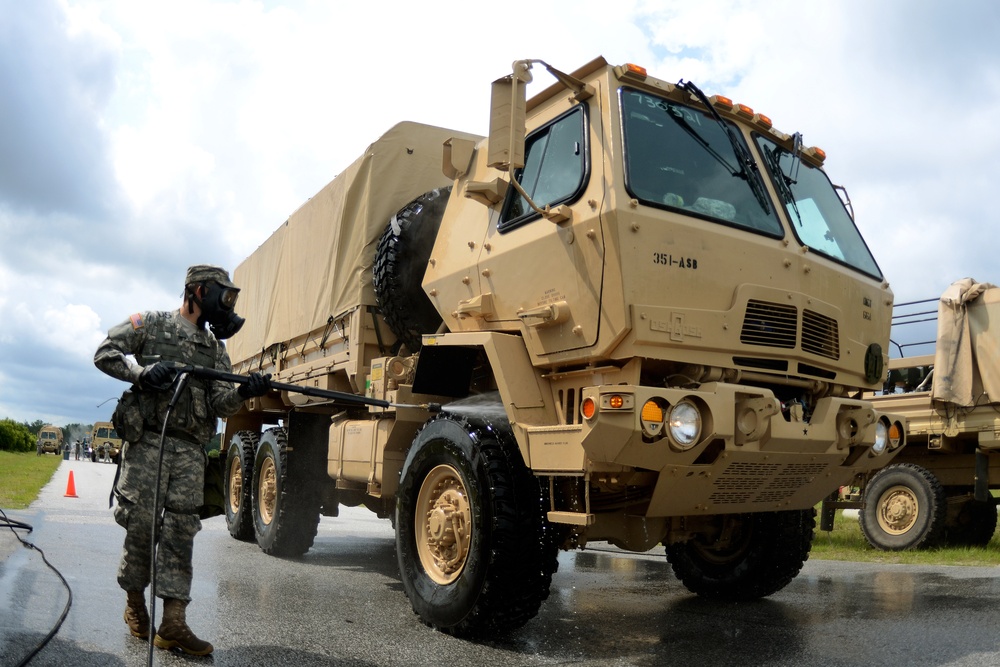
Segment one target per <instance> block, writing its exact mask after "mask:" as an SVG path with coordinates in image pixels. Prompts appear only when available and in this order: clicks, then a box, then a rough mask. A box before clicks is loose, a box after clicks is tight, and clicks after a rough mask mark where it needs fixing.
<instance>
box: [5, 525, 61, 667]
mask: <svg viewBox="0 0 1000 667" xmlns="http://www.w3.org/2000/svg"><path fill="white" fill-rule="evenodd" d="M0 516H2V517H3V522H2V523H0V528H10V531H11V532H12V533H14V537H16V538H17V539H18V541H19V542H20V543H21V544H23V545H24V546H25V547H27V548H28V549H34V550H35V551H37V552H38V553H40V554H41V555H42V561H43V562H44V563H45V565H47V566H48V568H49V569H50V570H52V571H53V572H55V573H56V576H57V577H59V580H60V581H62V584H63V586H64V587H65V588H66V593H67V594H68V596H69V597H68V598H67V599H66V606H65V607H64V608H63V612H62V614H61V615H60V616H59V620H58V621H57V622H56V624H55V626H54V627H53V628H52V629H51V630H50V631H49V634H47V635H45V638H44V639H42V641H41V642H39V643H38V645H37V646H35V648H34V649H33V650H32V651H31V652H30V653H28V655H26V656H25V657H24V659H22V660H21V662H19V663H17V667H24V665H27V664H28V663H29V662H31V660H32V659H33V658H34V657H35V656H36V655H38V652H39V651H41V650H42V649H43V648H45V647H46V646H47V645H48V643H49V642H50V641H51V640H52V638H53V637H55V636H56V633H57V632H59V628H61V627H62V624H63V621H65V620H66V616H67V615H68V614H69V609H70V607H72V606H73V590H72V589H71V588H70V587H69V582H67V581H66V578H65V577H64V576H62V573H61V572H60V571H59V570H57V569H56V568H55V566H54V565H52V563H50V562H49V559H48V558H46V557H45V552H44V551H42V550H41V549H39V548H38V547H36V546H35V545H34V544H32V543H31V542H28V541H27V540H25V539H22V538H21V536H20V535H18V534H17V531H16V530H14V529H15V528H20V529H21V530H27V531H28V532H29V533H30V532H31V531H32V530H33V528H32V527H31V525H30V524H27V523H24V522H23V521H12V520H10V519H8V518H7V514H6V513H4V511H3V510H2V509H0Z"/></svg>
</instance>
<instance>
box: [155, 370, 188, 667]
mask: <svg viewBox="0 0 1000 667" xmlns="http://www.w3.org/2000/svg"><path fill="white" fill-rule="evenodd" d="M187 380H188V374H187V373H186V372H183V373H181V374H180V375H179V376H178V377H177V380H176V384H177V387H176V389H174V395H173V396H172V397H171V398H170V403H169V404H168V405H167V412H166V414H165V415H164V416H163V430H161V431H160V452H159V455H158V456H157V458H156V488H155V489H154V491H153V528H152V530H151V534H150V544H151V548H150V559H149V560H150V563H149V586H150V587H149V651H148V655H147V661H146V664H147V665H148V666H149V667H152V666H153V646H154V644H153V640H154V639H155V637H156V548H157V546H158V544H159V541H160V520H161V519H162V516H161V514H162V512H163V510H162V509H161V508H160V477H161V476H162V474H163V443H164V442H165V441H166V439H167V424H168V423H170V414H171V413H172V412H173V411H174V406H175V405H177V399H178V398H180V395H181V392H182V391H183V390H184V385H186V384H187Z"/></svg>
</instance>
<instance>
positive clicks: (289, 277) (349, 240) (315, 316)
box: [227, 122, 480, 364]
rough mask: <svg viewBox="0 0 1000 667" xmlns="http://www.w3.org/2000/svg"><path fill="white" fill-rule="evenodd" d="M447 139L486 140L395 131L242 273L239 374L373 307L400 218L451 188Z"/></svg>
mask: <svg viewBox="0 0 1000 667" xmlns="http://www.w3.org/2000/svg"><path fill="white" fill-rule="evenodd" d="M450 137H459V138H463V139H472V140H476V141H478V140H479V139H480V137H477V136H475V135H471V134H466V133H464V132H456V131H454V130H447V129H443V128H438V127H432V126H429V125H421V124H419V123H411V122H404V123H400V124H398V125H396V126H394V127H393V128H392V129H390V130H389V131H388V132H386V133H385V134H384V135H382V136H381V137H380V138H379V139H378V140H377V141H375V143H373V144H372V145H371V146H369V147H368V149H367V150H366V151H365V153H364V155H362V156H361V157H360V158H358V159H357V160H356V161H355V162H354V163H353V164H351V166H349V167H348V168H347V169H345V170H344V172H343V173H341V174H339V175H338V176H337V177H336V178H335V179H334V180H333V181H331V182H330V183H329V184H327V185H326V187H324V188H323V189H322V190H320V191H319V192H318V193H317V194H316V195H315V196H314V197H313V198H312V199H310V200H309V201H308V202H306V203H305V204H303V205H302V207H301V208H299V209H298V210H297V211H295V212H294V213H292V215H291V216H289V218H288V220H287V221H286V222H285V223H284V224H282V225H281V226H280V227H279V228H278V229H277V230H276V231H275V232H274V233H273V234H272V235H271V236H270V237H269V238H268V239H267V240H266V241H265V242H264V243H263V244H262V245H261V246H260V247H259V248H258V249H257V250H256V251H254V253H253V254H251V255H250V257H248V258H247V259H245V260H244V261H243V262H242V263H241V264H240V265H239V266H238V267H236V270H235V272H234V274H233V282H235V283H236V285H237V286H239V287H240V288H241V290H242V291H241V292H240V299H239V304H238V305H237V312H238V313H239V314H240V315H241V316H242V317H244V318H246V324H245V325H244V326H243V328H242V329H241V330H240V332H239V333H238V334H236V335H235V336H233V337H232V339H230V340H229V341H228V345H227V347H228V349H229V355H230V357H231V358H232V360H233V363H234V364H238V363H239V362H241V361H244V360H246V359H248V358H250V357H252V356H253V355H255V354H258V353H260V352H261V350H263V349H265V348H268V347H269V346H271V345H273V344H275V343H279V342H287V341H289V340H291V339H293V338H295V337H297V336H302V335H304V334H307V333H310V332H313V331H316V330H318V329H321V328H323V327H325V326H326V323H327V320H328V319H329V318H330V317H331V316H332V317H335V318H336V317H338V316H340V315H342V314H344V313H346V312H348V311H350V310H351V309H353V308H355V307H357V306H359V305H374V303H375V295H374V291H373V290H372V286H371V282H372V277H371V272H372V264H373V260H374V255H375V247H376V245H377V244H378V239H379V237H380V236H381V235H382V231H383V230H384V229H385V226H386V224H387V223H388V222H389V219H390V218H391V217H392V216H393V215H394V214H395V213H396V212H397V211H398V210H399V209H400V208H402V207H403V206H405V205H406V204H407V203H408V202H410V201H412V200H413V199H414V198H415V197H417V196H419V195H421V194H423V193H424V192H427V191H429V190H433V189H434V188H438V187H443V186H446V185H450V183H451V181H450V180H449V179H448V178H446V177H445V176H444V175H443V174H442V172H441V160H442V153H443V144H444V142H445V141H446V140H447V139H449V138H450Z"/></svg>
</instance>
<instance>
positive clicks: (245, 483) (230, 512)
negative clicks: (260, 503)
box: [225, 431, 260, 542]
mask: <svg viewBox="0 0 1000 667" xmlns="http://www.w3.org/2000/svg"><path fill="white" fill-rule="evenodd" d="M259 440H260V438H259V437H258V436H257V434H256V433H254V432H253V431H239V432H237V433H236V434H235V435H233V439H232V441H231V442H230V443H229V449H228V450H227V452H226V481H225V490H226V497H225V506H226V525H227V526H228V527H229V534H230V535H232V536H233V537H235V538H236V539H238V540H242V541H244V542H249V541H250V540H252V539H254V533H253V506H252V502H253V501H252V500H251V497H250V496H251V493H250V489H251V488H253V483H252V482H253V463H254V458H255V457H256V455H257V445H258V443H259Z"/></svg>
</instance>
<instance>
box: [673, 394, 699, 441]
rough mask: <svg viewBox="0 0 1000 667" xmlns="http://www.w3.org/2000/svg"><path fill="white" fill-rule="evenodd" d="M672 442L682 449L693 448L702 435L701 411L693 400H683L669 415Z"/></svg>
mask: <svg viewBox="0 0 1000 667" xmlns="http://www.w3.org/2000/svg"><path fill="white" fill-rule="evenodd" d="M667 429H668V431H669V432H670V442H671V444H673V445H674V446H675V447H676V448H677V449H680V450H681V451H684V450H687V449H691V448H692V447H694V446H695V444H697V442H698V438H699V436H701V411H700V410H698V406H696V405H695V404H694V403H692V402H691V401H686V400H685V401H681V402H680V403H678V404H676V405H675V406H674V407H672V408H670V414H669V415H668V416H667Z"/></svg>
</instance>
